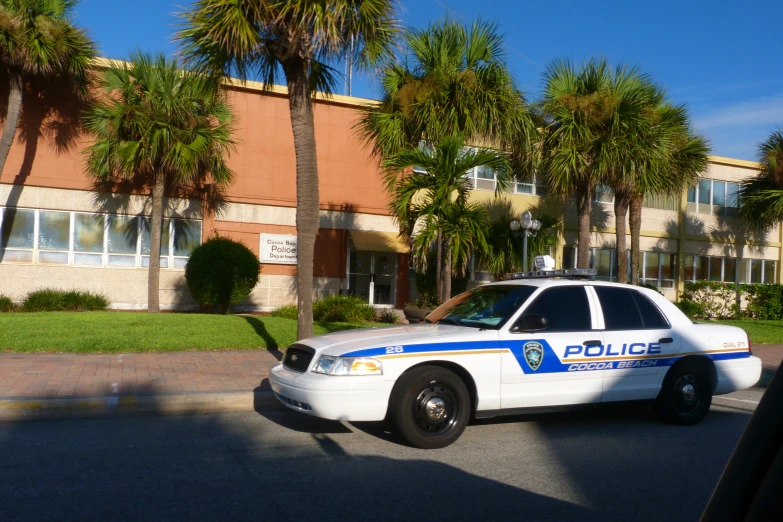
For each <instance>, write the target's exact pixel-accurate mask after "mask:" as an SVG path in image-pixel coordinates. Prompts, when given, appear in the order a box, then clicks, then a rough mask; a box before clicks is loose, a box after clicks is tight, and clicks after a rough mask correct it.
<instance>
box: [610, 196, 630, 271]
mask: <svg viewBox="0 0 783 522" xmlns="http://www.w3.org/2000/svg"><path fill="white" fill-rule="evenodd" d="M629 204H630V201H629V198H628V196H627V195H626V194H622V193H619V192H615V194H614V220H615V225H614V227H615V236H616V238H615V245H616V247H617V281H618V282H619V283H627V282H628V256H627V255H626V253H625V252H626V250H627V249H628V247H627V246H626V244H625V235H626V234H627V230H626V227H625V224H626V219H627V218H628V205H629Z"/></svg>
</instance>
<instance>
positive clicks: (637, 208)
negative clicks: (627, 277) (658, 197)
mask: <svg viewBox="0 0 783 522" xmlns="http://www.w3.org/2000/svg"><path fill="white" fill-rule="evenodd" d="M643 201H644V196H641V195H638V194H637V195H634V196H631V213H630V215H629V216H628V222H629V225H630V226H631V284H632V285H638V284H639V236H640V235H641V232H642V202H643Z"/></svg>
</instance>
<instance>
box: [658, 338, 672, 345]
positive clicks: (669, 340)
mask: <svg viewBox="0 0 783 522" xmlns="http://www.w3.org/2000/svg"><path fill="white" fill-rule="evenodd" d="M658 342H659V343H661V344H667V343H673V342H674V339H672V338H671V337H662V338H660V339H658Z"/></svg>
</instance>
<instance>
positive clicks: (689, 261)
mask: <svg viewBox="0 0 783 522" xmlns="http://www.w3.org/2000/svg"><path fill="white" fill-rule="evenodd" d="M693 257H694V256H685V260H684V261H683V262H684V263H685V280H686V281H693V280H694V279H693V275H694V272H693Z"/></svg>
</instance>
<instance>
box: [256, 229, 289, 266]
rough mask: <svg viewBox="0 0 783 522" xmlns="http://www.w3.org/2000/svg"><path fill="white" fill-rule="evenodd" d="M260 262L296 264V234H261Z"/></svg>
mask: <svg viewBox="0 0 783 522" xmlns="http://www.w3.org/2000/svg"><path fill="white" fill-rule="evenodd" d="M260 252H261V255H260V256H259V257H260V259H261V262H262V263H275V264H279V265H295V264H296V236H291V235H287V234H261V250H260Z"/></svg>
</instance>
